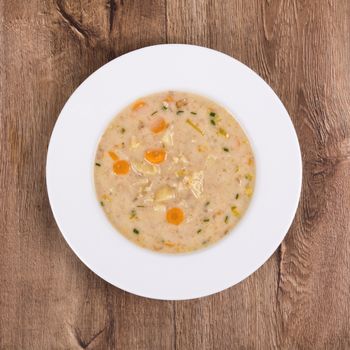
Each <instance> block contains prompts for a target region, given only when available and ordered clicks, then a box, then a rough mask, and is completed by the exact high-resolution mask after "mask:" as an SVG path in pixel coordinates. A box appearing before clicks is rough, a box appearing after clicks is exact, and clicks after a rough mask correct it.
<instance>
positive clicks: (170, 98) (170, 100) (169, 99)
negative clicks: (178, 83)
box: [164, 95, 174, 102]
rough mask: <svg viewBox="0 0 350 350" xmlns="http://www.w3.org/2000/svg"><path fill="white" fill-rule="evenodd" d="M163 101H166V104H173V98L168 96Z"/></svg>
mask: <svg viewBox="0 0 350 350" xmlns="http://www.w3.org/2000/svg"><path fill="white" fill-rule="evenodd" d="M164 101H166V102H174V98H173V96H171V95H168V96H167V97H166V98H165V99H164Z"/></svg>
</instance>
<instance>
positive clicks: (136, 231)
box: [132, 228, 140, 235]
mask: <svg viewBox="0 0 350 350" xmlns="http://www.w3.org/2000/svg"><path fill="white" fill-rule="evenodd" d="M132 232H134V233H135V235H138V234H139V233H140V231H139V230H138V229H137V228H134V229H133V230H132Z"/></svg>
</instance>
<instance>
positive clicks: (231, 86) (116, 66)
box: [47, 45, 301, 300]
mask: <svg viewBox="0 0 350 350" xmlns="http://www.w3.org/2000/svg"><path fill="white" fill-rule="evenodd" d="M169 67H171V69H169ZM47 187H48V194H49V199H50V204H51V207H52V210H53V214H54V216H55V219H56V222H57V224H58V226H59V228H60V231H61V232H62V234H63V236H64V237H65V239H66V241H67V242H68V244H69V245H70V247H71V248H72V249H73V251H74V252H75V253H76V254H77V256H78V257H79V258H80V259H81V260H82V261H83V263H85V264H86V265H87V266H88V267H89V268H90V269H92V270H93V271H94V272H95V273H96V274H98V275H99V276H100V277H102V278H103V279H105V280H106V281H108V282H110V283H112V284H114V285H115V286H117V287H119V288H122V289H124V290H126V291H129V292H132V293H135V294H138V295H142V296H146V297H151V298H157V299H167V300H178V299H190V298H196V297H200V296H205V295H209V294H212V293H215V292H218V291H221V290H223V289H225V288H228V287H230V286H232V285H234V284H235V283H238V282H239V281H241V280H242V279H244V278H245V277H247V276H248V275H249V274H251V273H253V272H254V271H255V270H256V269H257V268H258V267H259V266H261V264H263V263H264V262H265V261H266V260H267V259H268V257H269V256H270V255H271V254H272V253H273V252H274V250H275V249H276V248H277V246H278V245H279V244H280V242H281V241H282V239H283V237H284V235H285V234H286V233H287V231H288V228H289V226H290V224H291V222H292V220H293V217H294V214H295V211H296V208H297V204H298V200H299V195H300V187H301V157H300V150H299V144H298V140H297V136H296V133H295V130H294V128H293V125H292V123H291V120H290V117H289V116H288V113H287V111H286V110H285V108H284V107H283V104H282V103H281V101H280V100H279V99H278V97H277V96H276V94H275V93H274V92H273V91H272V89H271V88H270V87H269V86H268V85H267V84H266V83H265V82H264V81H263V80H262V79H261V78H260V77H259V76H258V75H256V74H255V73H254V72H253V71H251V70H250V69H249V68H248V67H246V66H244V65H243V64H242V63H240V62H239V61H236V60H235V59H233V58H231V57H229V56H227V55H225V54H222V53H220V52H217V51H214V50H210V49H207V48H202V47H197V46H191V45H157V46H152V47H147V48H144V49H140V50H136V51H133V52H131V53H128V54H126V55H124V56H121V57H118V58H116V59H115V60H113V61H111V62H109V63H108V64H106V65H105V66H103V67H101V68H100V69H99V70H97V71H96V72H95V73H93V74H92V75H91V76H90V77H89V78H88V79H86V80H85V81H84V82H83V83H82V84H81V86H80V87H78V89H77V90H76V91H75V92H74V93H73V94H72V96H71V97H70V98H69V100H68V101H67V103H66V105H65V106H64V108H63V110H62V112H61V114H60V116H59V118H58V120H57V123H56V125H55V128H54V130H53V133H52V136H51V140H50V145H49V150H48V159H47Z"/></svg>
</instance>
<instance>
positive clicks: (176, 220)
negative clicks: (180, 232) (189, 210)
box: [166, 207, 185, 225]
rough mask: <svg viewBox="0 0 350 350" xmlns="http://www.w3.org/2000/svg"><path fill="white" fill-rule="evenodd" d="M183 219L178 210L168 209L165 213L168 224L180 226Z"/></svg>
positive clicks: (180, 211)
mask: <svg viewBox="0 0 350 350" xmlns="http://www.w3.org/2000/svg"><path fill="white" fill-rule="evenodd" d="M184 219H185V215H184V213H183V211H182V210H181V209H180V208H176V207H175V208H170V209H168V211H167V212H166V220H167V221H168V223H169V224H173V225H180V224H181V223H182V221H184Z"/></svg>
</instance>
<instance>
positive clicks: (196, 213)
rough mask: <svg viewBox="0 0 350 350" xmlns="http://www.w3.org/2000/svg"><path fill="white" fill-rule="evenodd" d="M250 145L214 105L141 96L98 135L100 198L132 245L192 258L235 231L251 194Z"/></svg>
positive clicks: (180, 97)
mask: <svg viewBox="0 0 350 350" xmlns="http://www.w3.org/2000/svg"><path fill="white" fill-rule="evenodd" d="M254 177H255V165H254V156H253V153H252V149H251V146H250V144H249V141H248V139H247V137H246V135H245V134H244V132H243V130H242V128H241V127H240V126H239V124H238V123H237V121H236V120H235V119H234V118H233V117H232V115H231V114H230V113H229V112H228V111H227V110H226V109H225V108H223V107H221V106H219V105H218V104H217V103H215V102H213V101H211V100H209V99H207V98H205V97H202V96H198V95H194V94H191V93H184V92H173V91H169V92H163V93H157V94H153V95H150V96H146V97H143V98H141V99H139V100H137V101H135V102H134V103H133V104H131V105H130V106H128V107H126V108H125V109H124V110H122V111H121V112H120V113H119V114H118V115H117V116H116V117H115V118H114V119H113V120H112V121H111V123H110V124H109V126H108V128H107V129H106V131H105V132H104V134H103V135H102V137H101V140H100V143H99V145H98V150H97V153H96V160H95V185H96V191H97V196H98V200H99V202H100V205H101V206H102V208H103V210H104V212H105V213H106V215H107V217H108V219H109V220H110V222H111V223H112V224H113V225H114V226H115V227H116V229H117V230H118V231H119V232H120V233H122V234H123V235H124V236H125V237H126V238H128V239H129V240H131V241H132V242H134V243H136V244H138V245H140V246H142V247H145V248H148V249H152V250H155V251H159V252H166V253H180V252H190V251H193V250H196V249H200V248H203V247H205V246H208V245H210V244H212V243H214V242H216V241H218V240H219V239H221V238H222V237H224V236H225V235H226V234H228V233H229V232H230V230H231V229H232V228H233V227H234V226H235V225H236V224H237V222H238V221H239V220H240V219H241V217H242V216H243V214H244V212H245V211H246V209H247V207H248V205H249V202H250V199H251V197H252V194H253V190H254Z"/></svg>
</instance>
